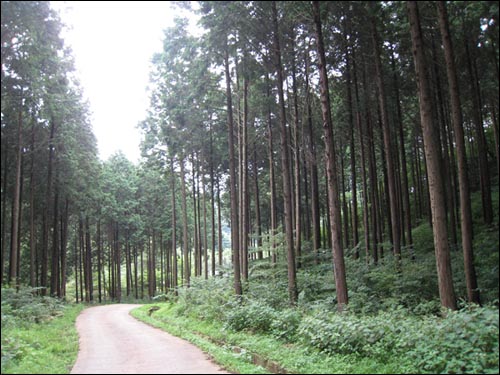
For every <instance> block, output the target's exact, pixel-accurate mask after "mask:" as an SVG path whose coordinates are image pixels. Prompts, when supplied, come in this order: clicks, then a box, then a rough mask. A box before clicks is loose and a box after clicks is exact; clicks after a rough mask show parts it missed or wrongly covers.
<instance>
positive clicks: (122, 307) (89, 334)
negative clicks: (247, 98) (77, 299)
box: [71, 304, 227, 374]
mask: <svg viewBox="0 0 500 375" xmlns="http://www.w3.org/2000/svg"><path fill="white" fill-rule="evenodd" d="M138 306H140V305H133V304H119V305H118V304H117V305H105V306H97V307H91V308H88V309H86V310H84V311H83V312H82V313H81V314H80V316H79V317H78V319H77V321H76V326H77V330H78V333H79V335H80V350H79V353H78V358H77V360H76V363H75V366H74V367H73V369H72V371H71V373H72V374H222V373H227V372H225V371H224V370H222V369H220V368H219V367H218V366H217V365H215V364H214V363H213V362H211V361H210V359H209V358H208V357H207V356H206V354H204V353H203V352H202V351H201V350H200V349H198V348H197V347H196V346H194V345H192V344H190V343H188V342H186V341H184V340H182V339H179V338H177V337H174V336H172V335H169V334H168V333H166V332H164V331H161V330H160V329H157V328H153V327H151V326H148V325H146V324H144V323H141V322H139V321H137V320H136V319H135V318H133V317H131V316H130V315H129V312H130V310H132V309H134V308H136V307H138Z"/></svg>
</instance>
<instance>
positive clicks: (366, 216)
mask: <svg viewBox="0 0 500 375" xmlns="http://www.w3.org/2000/svg"><path fill="white" fill-rule="evenodd" d="M355 51H356V50H355V49H354V48H353V49H352V71H353V80H354V82H353V83H354V96H355V98H356V128H357V130H358V133H359V148H360V150H361V178H362V180H363V231H364V240H365V261H366V263H368V262H369V259H370V224H369V219H370V218H369V211H368V210H369V208H368V184H367V177H366V156H365V155H366V151H365V134H364V132H363V123H362V118H361V103H360V98H359V90H358V73H357V69H356V54H355Z"/></svg>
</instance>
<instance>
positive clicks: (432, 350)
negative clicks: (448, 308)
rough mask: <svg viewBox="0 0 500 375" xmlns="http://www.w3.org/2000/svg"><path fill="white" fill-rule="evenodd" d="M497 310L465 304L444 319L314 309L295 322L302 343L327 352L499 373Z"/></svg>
mask: <svg viewBox="0 0 500 375" xmlns="http://www.w3.org/2000/svg"><path fill="white" fill-rule="evenodd" d="M498 333H499V330H498V310H497V309H496V308H491V307H490V308H480V307H477V306H472V307H469V308H468V309H466V310H463V311H458V312H448V313H447V315H446V317H445V318H439V317H432V316H427V317H412V316H409V315H408V314H407V311H406V310H404V309H398V310H393V311H387V312H383V313H380V314H378V315H375V316H369V315H367V316H363V317H359V316H356V315H352V314H349V313H344V314H332V313H329V312H325V311H317V312H316V313H315V314H314V315H310V316H307V317H306V318H304V319H303V321H302V322H301V324H300V327H299V330H298V335H299V337H301V341H302V342H303V343H304V344H305V345H309V346H312V347H315V348H317V349H319V350H321V351H323V352H325V353H327V354H341V355H350V354H354V355H357V356H360V357H372V358H377V359H379V360H383V359H389V358H391V357H401V358H406V359H407V360H410V361H411V362H412V363H414V365H415V366H416V370H417V371H420V372H426V373H464V372H465V373H498Z"/></svg>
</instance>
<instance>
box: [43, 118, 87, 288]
mask: <svg viewBox="0 0 500 375" xmlns="http://www.w3.org/2000/svg"><path fill="white" fill-rule="evenodd" d="M55 132H56V123H55V120H54V118H52V119H51V124H50V137H49V162H48V166H47V190H46V197H45V209H44V213H43V234H42V274H41V280H40V284H41V286H42V287H43V288H44V289H42V295H45V294H46V293H47V290H46V287H47V286H48V257H49V202H50V201H51V199H50V198H51V197H52V167H53V165H52V164H53V160H54V137H55ZM80 292H81V290H80Z"/></svg>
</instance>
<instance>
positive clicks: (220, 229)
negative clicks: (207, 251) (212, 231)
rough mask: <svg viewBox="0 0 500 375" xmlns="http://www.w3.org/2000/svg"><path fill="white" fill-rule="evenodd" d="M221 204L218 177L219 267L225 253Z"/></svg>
mask: <svg viewBox="0 0 500 375" xmlns="http://www.w3.org/2000/svg"><path fill="white" fill-rule="evenodd" d="M221 216H222V215H221V202H220V185H219V177H217V231H218V233H217V248H218V250H219V254H218V255H219V266H222V260H223V259H222V258H223V257H222V256H223V253H224V249H223V243H222V217H221Z"/></svg>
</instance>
